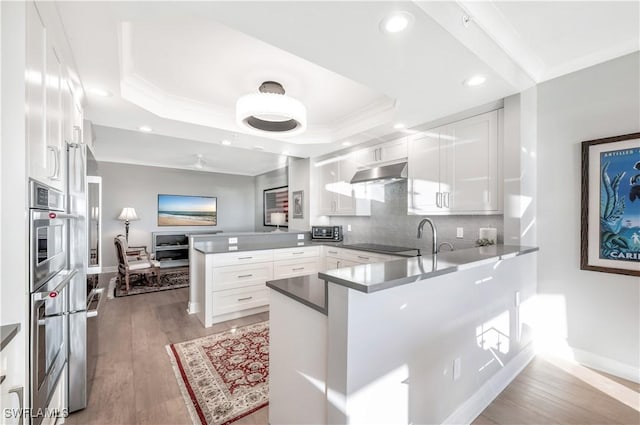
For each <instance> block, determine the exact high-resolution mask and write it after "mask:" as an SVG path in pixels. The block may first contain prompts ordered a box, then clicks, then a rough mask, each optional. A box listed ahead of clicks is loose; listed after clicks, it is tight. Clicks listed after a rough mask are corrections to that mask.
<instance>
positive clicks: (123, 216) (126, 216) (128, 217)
mask: <svg viewBox="0 0 640 425" xmlns="http://www.w3.org/2000/svg"><path fill="white" fill-rule="evenodd" d="M118 220H122V221H133V220H140V219H139V218H138V214H136V210H135V208H131V207H125V208H123V209H122V212H121V213H120V215H119V216H118Z"/></svg>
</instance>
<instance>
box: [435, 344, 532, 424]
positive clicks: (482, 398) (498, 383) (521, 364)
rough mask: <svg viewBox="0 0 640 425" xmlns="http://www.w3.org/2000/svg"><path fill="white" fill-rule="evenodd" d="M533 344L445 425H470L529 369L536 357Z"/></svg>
mask: <svg viewBox="0 0 640 425" xmlns="http://www.w3.org/2000/svg"><path fill="white" fill-rule="evenodd" d="M535 354H536V353H535V350H534V348H533V344H529V345H528V346H526V347H525V348H524V349H523V350H522V351H521V352H520V353H518V354H517V355H516V356H515V357H514V358H513V359H512V360H511V361H510V362H509V363H507V364H506V365H505V367H504V368H502V369H501V370H500V371H499V372H497V373H496V374H495V375H493V376H492V377H491V378H490V379H489V380H488V381H487V382H485V383H484V384H483V385H482V386H481V387H480V388H479V389H478V391H476V392H475V393H474V394H473V395H472V396H471V397H469V398H468V399H467V400H466V401H465V402H463V403H462V404H461V405H460V406H458V408H457V409H456V410H454V411H453V413H452V414H451V415H449V417H448V418H447V419H445V420H444V421H443V422H442V423H443V424H470V423H471V422H473V421H474V420H475V419H476V418H477V417H478V415H480V414H481V413H482V412H483V411H484V409H486V408H487V406H489V405H490V404H491V402H492V401H493V400H495V398H496V397H498V395H499V394H500V393H501V392H502V391H503V390H504V389H505V388H507V386H508V385H509V384H510V383H511V382H512V381H513V380H514V379H515V378H516V376H518V375H519V374H520V372H522V370H523V369H524V368H525V367H527V365H528V364H529V362H531V360H532V359H533V358H534V356H535Z"/></svg>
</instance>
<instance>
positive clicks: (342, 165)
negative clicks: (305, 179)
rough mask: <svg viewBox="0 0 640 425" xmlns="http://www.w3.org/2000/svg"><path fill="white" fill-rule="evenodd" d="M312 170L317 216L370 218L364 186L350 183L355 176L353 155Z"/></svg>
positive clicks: (369, 204)
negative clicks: (315, 189) (315, 187)
mask: <svg viewBox="0 0 640 425" xmlns="http://www.w3.org/2000/svg"><path fill="white" fill-rule="evenodd" d="M313 168H314V174H315V179H316V182H317V194H316V195H317V197H316V200H317V202H318V214H319V215H371V201H370V200H369V199H368V196H367V185H364V184H356V185H352V184H351V183H350V182H351V178H352V177H353V175H354V174H355V172H356V163H355V161H354V155H353V154H351V155H348V156H346V157H344V158H340V159H336V160H335V161H331V162H328V163H325V164H324V165H321V166H319V167H313Z"/></svg>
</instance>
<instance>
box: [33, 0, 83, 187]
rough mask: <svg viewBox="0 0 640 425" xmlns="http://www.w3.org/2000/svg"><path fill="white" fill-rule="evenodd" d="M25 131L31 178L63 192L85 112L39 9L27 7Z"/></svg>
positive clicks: (80, 136) (79, 141)
mask: <svg viewBox="0 0 640 425" xmlns="http://www.w3.org/2000/svg"><path fill="white" fill-rule="evenodd" d="M26 8H27V46H26V62H27V64H26V72H25V79H26V103H27V115H26V129H27V148H28V169H29V177H31V178H33V179H36V180H38V181H40V182H42V183H44V184H47V185H49V186H52V187H55V188H56V189H59V190H64V188H65V185H66V162H67V161H66V157H67V155H66V148H67V147H66V143H81V142H82V134H81V128H82V108H81V107H80V106H79V105H78V104H77V102H76V97H75V96H74V92H73V85H72V83H71V79H70V78H69V73H68V68H67V66H66V64H65V63H64V60H63V58H62V57H61V56H60V54H59V50H58V49H56V46H55V45H54V43H53V37H51V36H50V34H48V31H47V27H46V25H45V22H44V21H43V19H42V16H41V15H40V13H39V11H38V8H37V6H36V5H35V3H33V2H28V3H27V6H26Z"/></svg>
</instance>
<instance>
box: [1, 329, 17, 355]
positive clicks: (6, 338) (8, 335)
mask: <svg viewBox="0 0 640 425" xmlns="http://www.w3.org/2000/svg"><path fill="white" fill-rule="evenodd" d="M19 331H20V324H19V323H16V324H13V325H2V326H0V351H2V350H3V349H4V347H6V346H7V345H8V344H9V343H10V342H11V340H12V339H13V338H14V337H15V336H16V335H18V332H19Z"/></svg>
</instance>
